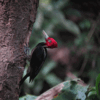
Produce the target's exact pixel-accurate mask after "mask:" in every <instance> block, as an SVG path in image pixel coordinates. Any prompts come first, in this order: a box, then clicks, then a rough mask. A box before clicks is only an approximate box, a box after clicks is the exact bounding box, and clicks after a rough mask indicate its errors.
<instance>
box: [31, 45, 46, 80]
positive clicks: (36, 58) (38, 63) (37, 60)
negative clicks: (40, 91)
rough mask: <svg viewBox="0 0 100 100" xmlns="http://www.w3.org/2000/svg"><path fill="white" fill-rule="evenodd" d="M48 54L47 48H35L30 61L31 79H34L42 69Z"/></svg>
mask: <svg viewBox="0 0 100 100" xmlns="http://www.w3.org/2000/svg"><path fill="white" fill-rule="evenodd" d="M46 55H47V51H46V49H45V48H43V47H41V46H39V47H36V48H35V50H34V52H33V53H32V56H31V61H30V80H33V79H34V78H35V77H36V75H37V74H38V72H39V71H40V69H41V67H42V65H43V63H44V61H45V59H46Z"/></svg>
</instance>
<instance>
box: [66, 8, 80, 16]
mask: <svg viewBox="0 0 100 100" xmlns="http://www.w3.org/2000/svg"><path fill="white" fill-rule="evenodd" d="M65 13H66V14H67V15H71V16H73V15H75V16H78V17H81V13H80V12H79V11H77V10H76V9H71V8H70V9H68V10H66V12H65Z"/></svg>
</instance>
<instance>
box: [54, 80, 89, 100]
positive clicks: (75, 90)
mask: <svg viewBox="0 0 100 100" xmlns="http://www.w3.org/2000/svg"><path fill="white" fill-rule="evenodd" d="M77 82H78V81H77V80H76V81H74V80H73V81H67V82H64V87H63V89H62V91H61V93H60V94H58V96H57V97H56V98H54V99H53V100H85V99H86V94H85V93H86V92H87V89H88V86H82V85H79V84H77Z"/></svg>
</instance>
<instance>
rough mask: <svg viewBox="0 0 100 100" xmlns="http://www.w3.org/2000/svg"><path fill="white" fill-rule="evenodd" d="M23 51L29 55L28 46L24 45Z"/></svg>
mask: <svg viewBox="0 0 100 100" xmlns="http://www.w3.org/2000/svg"><path fill="white" fill-rule="evenodd" d="M24 53H25V54H26V55H29V53H30V48H29V47H27V46H24Z"/></svg>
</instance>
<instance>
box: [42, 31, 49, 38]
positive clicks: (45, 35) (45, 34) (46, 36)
mask: <svg viewBox="0 0 100 100" xmlns="http://www.w3.org/2000/svg"><path fill="white" fill-rule="evenodd" d="M42 33H43V35H44V37H45V39H48V37H49V36H48V35H47V33H46V32H45V31H44V30H43V32H42Z"/></svg>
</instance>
